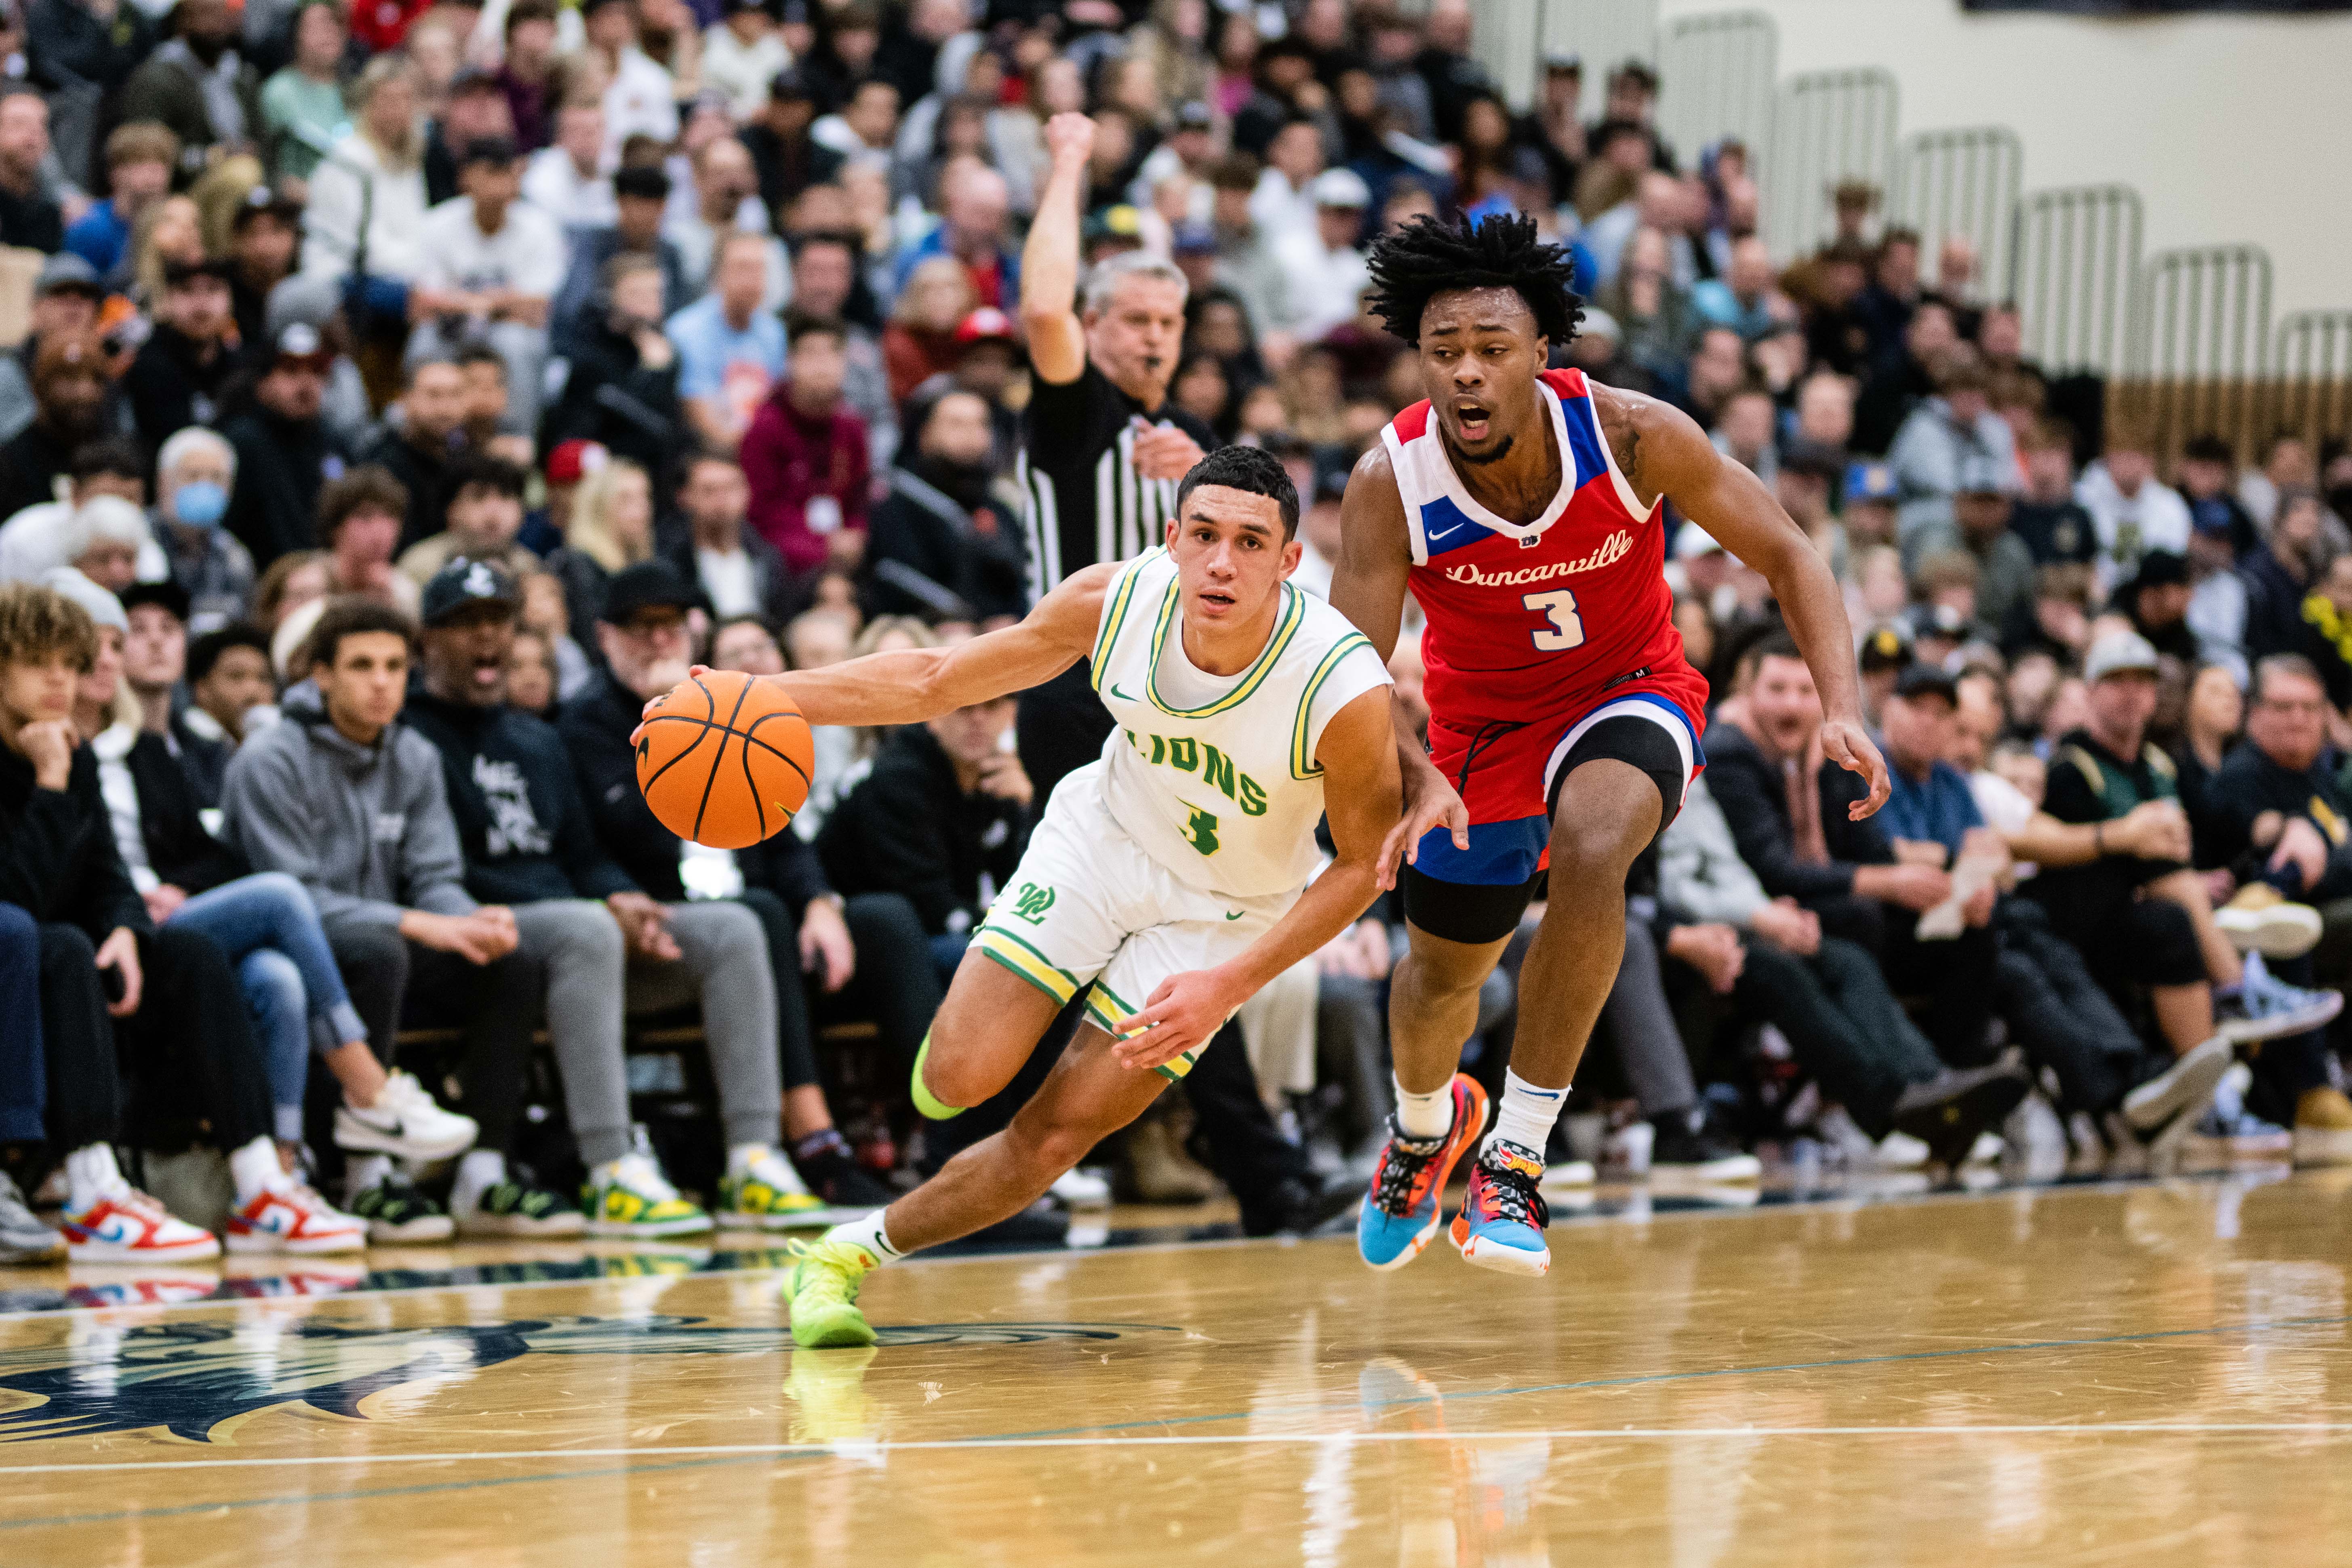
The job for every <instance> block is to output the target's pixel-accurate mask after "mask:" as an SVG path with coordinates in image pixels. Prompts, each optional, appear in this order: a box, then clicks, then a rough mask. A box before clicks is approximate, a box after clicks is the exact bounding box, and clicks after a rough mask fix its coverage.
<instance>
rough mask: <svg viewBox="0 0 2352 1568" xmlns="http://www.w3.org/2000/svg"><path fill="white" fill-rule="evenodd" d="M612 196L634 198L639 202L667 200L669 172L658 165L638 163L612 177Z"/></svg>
mask: <svg viewBox="0 0 2352 1568" xmlns="http://www.w3.org/2000/svg"><path fill="white" fill-rule="evenodd" d="M613 195H615V196H635V197H636V198H638V199H639V200H641V201H648V202H666V201H667V200H669V172H668V171H667V170H666V169H664V168H662V166H661V165H660V164H658V163H640V164H637V165H636V166H635V167H634V168H627V169H623V170H621V171H620V172H619V173H618V174H614V176H613Z"/></svg>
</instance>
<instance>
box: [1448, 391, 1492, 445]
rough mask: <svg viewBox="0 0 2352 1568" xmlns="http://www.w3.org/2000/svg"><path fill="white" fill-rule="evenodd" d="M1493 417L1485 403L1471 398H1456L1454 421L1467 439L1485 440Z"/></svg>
mask: <svg viewBox="0 0 2352 1568" xmlns="http://www.w3.org/2000/svg"><path fill="white" fill-rule="evenodd" d="M1491 418H1492V416H1490V415H1489V414H1488V413H1487V411H1486V405H1485V404H1483V403H1479V402H1476V401H1475V400H1473V399H1470V398H1456V399H1455V400H1454V425H1455V426H1456V427H1458V428H1459V429H1460V430H1461V432H1462V438H1463V439H1464V440H1465V441H1483V440H1485V439H1486V432H1487V431H1488V430H1489V429H1490V428H1491V427H1492V426H1491Z"/></svg>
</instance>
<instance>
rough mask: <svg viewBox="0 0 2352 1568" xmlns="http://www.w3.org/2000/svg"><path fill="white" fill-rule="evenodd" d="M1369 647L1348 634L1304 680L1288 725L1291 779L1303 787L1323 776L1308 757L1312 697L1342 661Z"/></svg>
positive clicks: (1365, 640) (1368, 641)
mask: <svg viewBox="0 0 2352 1568" xmlns="http://www.w3.org/2000/svg"><path fill="white" fill-rule="evenodd" d="M1371 646H1372V643H1371V639H1370V637H1366V636H1364V634H1363V633H1361V632H1349V634H1348V635H1347V636H1346V637H1341V638H1340V639H1339V641H1338V642H1336V643H1334V644H1333V645H1332V646H1331V651H1330V652H1329V653H1327V654H1325V655H1324V656H1323V662H1322V663H1320V664H1318V665H1317V666H1316V667H1315V673H1314V674H1313V675H1310V676H1308V677H1307V688H1306V689H1305V690H1303V691H1301V692H1300V693H1299V694H1298V712H1297V715H1296V716H1295V717H1294V718H1293V719H1292V720H1291V721H1290V776H1291V777H1292V778H1294V779H1297V780H1298V781H1299V782H1300V783H1302V784H1304V783H1306V782H1307V780H1308V779H1318V778H1321V777H1322V776H1323V767H1322V764H1321V763H1318V762H1317V761H1316V760H1315V759H1314V757H1313V756H1312V755H1310V754H1309V752H1308V751H1307V720H1308V718H1309V717H1310V716H1311V715H1312V714H1313V713H1314V711H1315V694H1316V693H1317V692H1318V691H1320V690H1322V689H1323V683H1324V682H1325V681H1326V680H1328V679H1330V678H1331V672H1332V671H1333V670H1335V669H1338V668H1339V664H1340V661H1341V660H1343V659H1345V658H1347V657H1348V656H1349V654H1351V653H1353V652H1355V651H1356V650H1357V649H1358V648H1363V649H1365V650H1367V651H1370V649H1371Z"/></svg>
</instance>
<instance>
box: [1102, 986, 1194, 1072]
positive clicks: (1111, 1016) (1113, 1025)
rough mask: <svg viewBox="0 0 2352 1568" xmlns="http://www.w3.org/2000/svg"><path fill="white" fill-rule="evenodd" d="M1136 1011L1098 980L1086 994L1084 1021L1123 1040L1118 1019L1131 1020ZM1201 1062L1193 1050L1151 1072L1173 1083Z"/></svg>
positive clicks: (1113, 1037)
mask: <svg viewBox="0 0 2352 1568" xmlns="http://www.w3.org/2000/svg"><path fill="white" fill-rule="evenodd" d="M1106 1004H1108V1005H1106ZM1136 1011H1137V1009H1135V1008H1134V1007H1132V1006H1130V1005H1129V1004H1128V1002H1127V1001H1126V999H1125V998H1123V997H1122V996H1120V995H1119V994H1118V992H1116V991H1113V990H1112V989H1111V988H1110V987H1109V986H1108V985H1105V984H1103V983H1102V982H1101V981H1099V980H1097V981H1096V982H1095V985H1094V989H1093V990H1092V991H1090V992H1088V993H1087V1021H1088V1022H1090V1023H1092V1024H1093V1025H1094V1026H1095V1027H1096V1028H1097V1029H1100V1030H1101V1031H1102V1032H1103V1033H1104V1034H1106V1035H1108V1036H1109V1037H1111V1038H1112V1039H1114V1040H1116V1039H1120V1038H1123V1036H1122V1035H1121V1034H1120V1032H1119V1027H1118V1021H1119V1020H1120V1019H1121V1018H1132V1017H1134V1016H1135V1015H1136ZM1200 1058H1201V1049H1200V1047H1197V1046H1196V1047H1193V1048H1192V1049H1191V1050H1189V1051H1186V1052H1184V1053H1183V1054H1181V1056H1176V1057H1171V1058H1169V1059H1168V1060H1167V1061H1164V1062H1162V1063H1160V1065H1159V1066H1158V1067H1156V1068H1152V1069H1151V1070H1152V1071H1153V1072H1156V1073H1158V1074H1159V1075H1160V1077H1161V1078H1164V1079H1167V1080H1168V1081H1169V1082H1170V1083H1174V1082H1176V1081H1177V1080H1179V1079H1181V1078H1183V1076H1184V1075H1185V1074H1186V1073H1189V1072H1191V1071H1192V1064H1193V1063H1194V1062H1196V1061H1198V1060H1200Z"/></svg>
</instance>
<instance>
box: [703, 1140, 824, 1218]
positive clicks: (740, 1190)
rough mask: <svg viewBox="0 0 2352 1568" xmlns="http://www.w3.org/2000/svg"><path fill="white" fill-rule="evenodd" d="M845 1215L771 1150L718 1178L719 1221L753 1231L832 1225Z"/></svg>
mask: <svg viewBox="0 0 2352 1568" xmlns="http://www.w3.org/2000/svg"><path fill="white" fill-rule="evenodd" d="M843 1217H845V1216H843V1215H836V1214H835V1213H834V1212H833V1209H832V1206H831V1205H828V1204H827V1203H826V1202H825V1201H824V1199H823V1198H821V1197H818V1196H816V1195H815V1194H813V1193H811V1192H810V1191H809V1190H808V1188H806V1187H804V1186H803V1185H802V1184H801V1178H800V1173H799V1172H797V1171H795V1170H793V1168H792V1166H791V1165H789V1164H787V1163H785V1161H784V1157H783V1156H782V1155H781V1154H779V1153H777V1152H775V1151H774V1150H773V1149H762V1150H761V1151H760V1152H759V1153H758V1154H756V1155H754V1156H753V1157H752V1158H751V1160H750V1161H749V1162H747V1163H745V1165H744V1167H743V1169H742V1170H741V1171H740V1172H737V1171H730V1172H728V1173H727V1174H725V1175H723V1176H721V1177H719V1224H721V1225H725V1226H745V1227H747V1228H750V1229H754V1230H791V1229H793V1228H795V1227H796V1226H819V1225H831V1224H833V1223H835V1221H836V1220H839V1219H841V1218H843Z"/></svg>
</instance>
